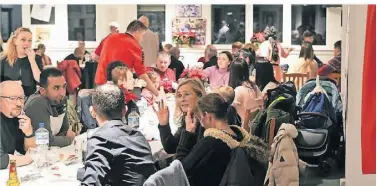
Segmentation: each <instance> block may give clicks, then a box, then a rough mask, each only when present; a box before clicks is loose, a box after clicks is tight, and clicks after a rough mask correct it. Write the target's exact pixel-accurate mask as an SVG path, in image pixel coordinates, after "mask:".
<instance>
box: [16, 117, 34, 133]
mask: <svg viewBox="0 0 377 186" xmlns="http://www.w3.org/2000/svg"><path fill="white" fill-rule="evenodd" d="M18 119H19V120H18V123H19V125H18V128H19V129H21V130H22V132H23V133H24V134H25V136H30V135H32V134H33V127H32V126H31V120H30V118H29V117H28V116H26V115H19V116H18Z"/></svg>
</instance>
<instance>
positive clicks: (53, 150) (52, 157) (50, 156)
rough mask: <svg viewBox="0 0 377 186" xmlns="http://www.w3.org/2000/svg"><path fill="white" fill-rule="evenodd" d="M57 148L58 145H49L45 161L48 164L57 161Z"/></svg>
mask: <svg viewBox="0 0 377 186" xmlns="http://www.w3.org/2000/svg"><path fill="white" fill-rule="evenodd" d="M59 149H60V147H50V150H49V151H48V153H47V161H48V162H49V163H50V164H54V163H56V162H58V161H59Z"/></svg>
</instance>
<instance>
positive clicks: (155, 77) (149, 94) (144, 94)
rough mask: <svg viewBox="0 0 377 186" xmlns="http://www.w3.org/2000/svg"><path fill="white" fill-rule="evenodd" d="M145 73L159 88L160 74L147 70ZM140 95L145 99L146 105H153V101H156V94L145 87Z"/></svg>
mask: <svg viewBox="0 0 377 186" xmlns="http://www.w3.org/2000/svg"><path fill="white" fill-rule="evenodd" d="M147 75H148V77H149V79H151V81H152V83H153V85H154V86H155V87H156V88H157V89H159V86H160V80H161V79H160V76H159V75H158V74H157V73H156V72H154V71H149V72H147ZM141 96H142V97H143V98H145V99H146V100H147V102H148V106H151V105H153V103H154V102H155V101H156V96H155V95H154V94H153V93H152V92H151V91H149V90H148V89H146V88H144V89H143V91H142V92H141Z"/></svg>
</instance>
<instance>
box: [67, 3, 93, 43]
mask: <svg viewBox="0 0 377 186" xmlns="http://www.w3.org/2000/svg"><path fill="white" fill-rule="evenodd" d="M68 40H69V41H78V40H84V41H96V5H68Z"/></svg>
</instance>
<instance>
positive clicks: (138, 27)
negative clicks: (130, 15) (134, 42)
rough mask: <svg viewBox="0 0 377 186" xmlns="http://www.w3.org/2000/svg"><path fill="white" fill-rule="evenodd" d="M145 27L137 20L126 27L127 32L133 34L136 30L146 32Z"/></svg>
mask: <svg viewBox="0 0 377 186" xmlns="http://www.w3.org/2000/svg"><path fill="white" fill-rule="evenodd" d="M146 29H147V27H146V26H145V25H144V24H143V23H142V22H141V21H139V20H133V21H132V22H131V23H130V24H128V26H127V32H129V33H134V32H136V31H138V30H140V31H141V30H146Z"/></svg>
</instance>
